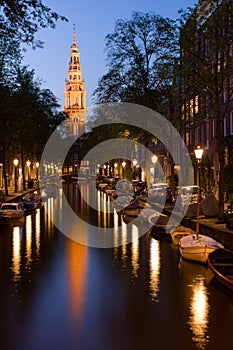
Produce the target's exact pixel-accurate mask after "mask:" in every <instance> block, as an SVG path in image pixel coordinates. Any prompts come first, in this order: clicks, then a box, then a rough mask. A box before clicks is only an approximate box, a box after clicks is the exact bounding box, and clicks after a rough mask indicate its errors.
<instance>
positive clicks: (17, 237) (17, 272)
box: [12, 226, 21, 281]
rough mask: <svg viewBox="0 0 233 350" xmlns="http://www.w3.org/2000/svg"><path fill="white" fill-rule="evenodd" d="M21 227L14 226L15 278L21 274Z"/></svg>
mask: <svg viewBox="0 0 233 350" xmlns="http://www.w3.org/2000/svg"><path fill="white" fill-rule="evenodd" d="M20 247H21V245H20V227H19V226H16V227H13V236H12V272H13V279H14V280H16V281H17V280H18V278H19V275H20V261H21V255H20Z"/></svg>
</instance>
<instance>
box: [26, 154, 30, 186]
mask: <svg viewBox="0 0 233 350" xmlns="http://www.w3.org/2000/svg"><path fill="white" fill-rule="evenodd" d="M26 165H27V167H28V186H29V181H30V165H31V162H30V160H27V161H26Z"/></svg>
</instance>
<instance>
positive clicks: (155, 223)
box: [148, 211, 174, 236]
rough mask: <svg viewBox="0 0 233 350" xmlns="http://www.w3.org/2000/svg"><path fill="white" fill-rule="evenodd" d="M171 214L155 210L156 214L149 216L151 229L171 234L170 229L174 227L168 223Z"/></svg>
mask: <svg viewBox="0 0 233 350" xmlns="http://www.w3.org/2000/svg"><path fill="white" fill-rule="evenodd" d="M168 221H169V216H168V215H165V214H162V213H160V212H159V211H158V212H157V211H155V213H154V214H152V215H150V216H149V217H148V222H149V224H150V226H151V230H152V231H153V230H155V231H156V232H160V233H165V234H168V235H169V236H170V230H172V229H173V228H174V225H173V224H168Z"/></svg>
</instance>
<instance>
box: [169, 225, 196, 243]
mask: <svg viewBox="0 0 233 350" xmlns="http://www.w3.org/2000/svg"><path fill="white" fill-rule="evenodd" d="M191 234H195V232H194V231H193V230H191V228H189V227H184V226H181V225H180V226H178V227H176V228H174V229H173V230H171V232H170V235H171V238H172V243H173V244H174V245H179V243H180V240H181V238H183V237H185V236H188V235H191Z"/></svg>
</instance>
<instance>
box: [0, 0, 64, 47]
mask: <svg viewBox="0 0 233 350" xmlns="http://www.w3.org/2000/svg"><path fill="white" fill-rule="evenodd" d="M58 20H63V21H64V20H67V19H66V18H65V17H64V16H60V15H58V14H57V13H56V12H54V11H52V10H51V9H50V8H49V7H48V6H46V5H44V4H43V3H42V1H41V0H0V31H1V35H2V36H4V35H10V36H11V37H14V38H17V39H18V40H20V41H21V42H24V43H27V44H28V43H30V44H32V45H33V46H34V47H35V46H41V45H42V42H41V41H39V40H36V39H35V33H36V32H37V31H38V30H39V29H40V28H46V27H51V28H55V26H56V22H57V21H58Z"/></svg>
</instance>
